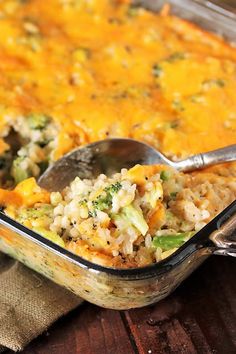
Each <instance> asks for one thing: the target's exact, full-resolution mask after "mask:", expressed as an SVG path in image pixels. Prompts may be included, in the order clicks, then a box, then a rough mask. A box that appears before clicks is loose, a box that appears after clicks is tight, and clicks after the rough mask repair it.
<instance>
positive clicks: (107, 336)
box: [7, 256, 236, 354]
mask: <svg viewBox="0 0 236 354" xmlns="http://www.w3.org/2000/svg"><path fill="white" fill-rule="evenodd" d="M10 353H11V352H9V351H8V352H7V354H10ZM22 353H23V354H77V353H78V354H136V353H141V354H162V353H165V354H167V353H186V354H193V353H199V354H205V353H214V354H217V353H219V354H231V353H232V354H233V353H236V259H234V258H230V257H223V256H212V257H210V258H209V259H208V260H207V261H206V262H205V263H204V264H203V265H202V266H201V267H200V268H199V269H198V270H197V271H195V273H193V274H192V275H191V276H190V277H189V278H188V279H187V280H186V281H185V282H184V283H183V284H182V285H181V286H180V287H179V288H178V289H176V290H175V292H174V293H173V294H172V295H170V296H169V297H168V298H166V299H165V300H162V301H161V302H159V303H157V304H156V305H154V306H149V307H146V308H143V309H135V310H130V311H120V312H119V311H114V310H106V309H102V308H99V307H97V306H94V305H91V304H89V303H84V304H83V305H82V306H80V307H79V308H77V309H76V310H74V311H72V312H71V313H70V314H68V315H67V316H65V317H63V318H61V319H60V320H59V321H57V323H55V324H54V325H53V326H52V327H51V328H50V329H49V330H48V332H46V333H44V334H43V335H42V336H40V337H39V338H37V339H36V340H34V341H33V342H32V343H31V344H30V345H29V346H28V347H27V348H26V349H25V350H24V351H23V352H22Z"/></svg>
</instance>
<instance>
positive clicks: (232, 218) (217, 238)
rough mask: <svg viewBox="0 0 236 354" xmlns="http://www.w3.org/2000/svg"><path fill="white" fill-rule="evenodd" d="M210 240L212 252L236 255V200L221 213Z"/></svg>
mask: <svg viewBox="0 0 236 354" xmlns="http://www.w3.org/2000/svg"><path fill="white" fill-rule="evenodd" d="M210 240H211V241H212V242H213V244H214V245H215V247H213V249H212V252H213V253H214V254H219V255H224V256H233V257H236V201H234V202H233V203H232V204H231V205H230V206H229V207H228V208H227V209H226V210H225V211H224V212H223V213H221V216H220V218H219V219H218V220H217V225H216V231H214V232H213V233H212V234H211V235H210Z"/></svg>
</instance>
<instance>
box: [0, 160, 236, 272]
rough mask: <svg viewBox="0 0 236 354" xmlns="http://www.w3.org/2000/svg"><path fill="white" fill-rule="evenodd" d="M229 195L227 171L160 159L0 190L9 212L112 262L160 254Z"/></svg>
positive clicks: (235, 192) (137, 261)
mask: <svg viewBox="0 0 236 354" xmlns="http://www.w3.org/2000/svg"><path fill="white" fill-rule="evenodd" d="M235 198H236V180H235V178H234V177H222V176H216V175H215V174H213V173H201V174H199V173H198V174H183V173H180V172H177V171H175V170H173V169H171V168H169V167H167V166H164V165H155V166H141V165H136V166H134V167H133V168H131V169H130V170H126V169H123V170H122V171H121V172H120V173H116V174H114V175H113V176H112V177H110V178H108V177H107V176H105V175H100V176H99V177H98V178H96V179H94V180H81V179H80V178H79V177H76V178H75V180H74V181H73V182H72V183H71V184H70V186H68V187H66V188H65V189H64V190H63V191H62V192H61V193H60V192H52V193H49V192H47V191H45V190H42V189H40V187H39V186H37V184H36V182H35V179H34V178H29V179H27V180H24V181H23V182H21V183H19V184H18V185H17V187H16V188H15V189H14V190H13V191H5V190H0V202H1V203H2V204H4V200H5V206H6V208H5V213H6V214H7V215H9V216H10V217H12V218H14V219H16V220H17V221H18V222H20V223H22V224H23V225H24V226H26V227H28V228H30V229H33V230H34V231H36V232H38V233H39V234H41V235H43V236H44V237H45V238H48V239H49V240H51V241H53V242H55V243H57V244H58V245H60V246H62V247H65V248H67V249H68V250H70V251H72V252H73V253H75V254H78V255H80V256H82V257H84V258H85V259H87V260H90V261H92V262H94V263H98V264H101V265H105V266H109V267H118V268H122V267H124V268H127V267H140V266H146V265H149V264H152V263H155V262H158V261H160V260H162V259H164V258H166V257H167V256H169V255H170V254H172V253H173V252H175V251H176V250H177V249H178V248H179V247H180V246H181V245H182V244H184V242H185V241H187V240H188V239H189V238H190V237H191V236H193V235H194V233H196V232H197V231H199V230H200V229H201V228H202V227H204V226H205V225H206V223H207V222H209V221H210V220H211V219H212V218H213V217H214V216H216V215H217V214H218V213H219V212H220V211H222V210H223V209H224V208H225V207H226V206H227V205H228V204H230V203H231V202H232V201H233V200H234V199H235ZM6 200H8V203H6Z"/></svg>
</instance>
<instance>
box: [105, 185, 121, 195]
mask: <svg viewBox="0 0 236 354" xmlns="http://www.w3.org/2000/svg"><path fill="white" fill-rule="evenodd" d="M121 187H122V184H121V183H120V182H116V183H114V184H111V185H110V186H109V187H106V188H105V189H104V190H105V192H107V193H110V194H111V195H114V194H115V193H117V192H119V190H120V189H121Z"/></svg>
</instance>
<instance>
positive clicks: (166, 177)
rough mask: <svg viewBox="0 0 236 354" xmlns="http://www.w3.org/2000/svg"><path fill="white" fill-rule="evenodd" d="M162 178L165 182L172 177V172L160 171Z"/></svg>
mask: <svg viewBox="0 0 236 354" xmlns="http://www.w3.org/2000/svg"><path fill="white" fill-rule="evenodd" d="M160 179H161V180H162V181H163V182H164V181H168V180H169V179H170V172H169V171H166V170H163V171H161V173H160Z"/></svg>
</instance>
